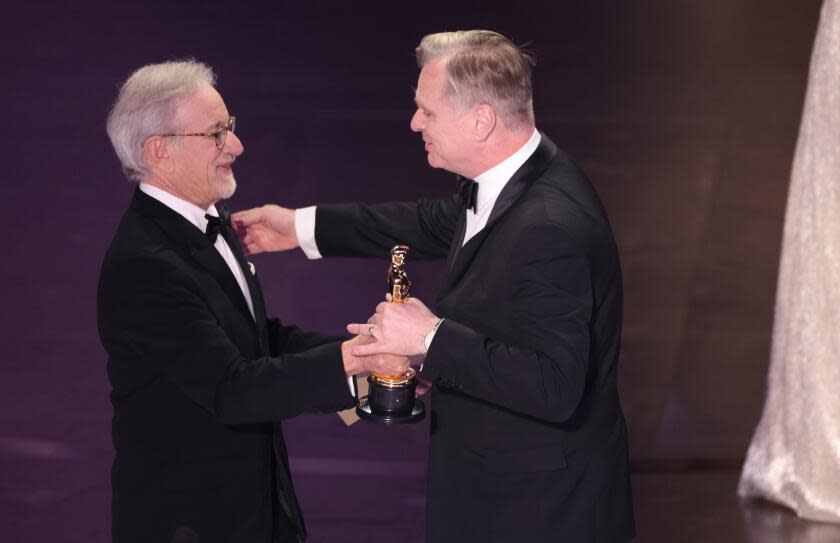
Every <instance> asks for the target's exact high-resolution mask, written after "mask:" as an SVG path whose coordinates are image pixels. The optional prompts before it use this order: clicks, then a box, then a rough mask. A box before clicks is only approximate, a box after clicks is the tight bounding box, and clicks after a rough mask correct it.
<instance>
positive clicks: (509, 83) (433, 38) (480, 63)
mask: <svg viewBox="0 0 840 543" xmlns="http://www.w3.org/2000/svg"><path fill="white" fill-rule="evenodd" d="M415 53H416V56H417V66H418V67H419V68H420V69H422V68H423V66H425V65H426V64H428V63H430V62H433V61H436V60H439V59H444V60H445V62H446V65H445V68H446V75H447V80H448V83H449V84H448V90H447V94H448V95H449V96H450V97H452V98H453V99H454V100H455V102H456V103H457V104H458V105H459V106H461V107H470V106H473V105H475V104H479V103H487V104H490V105H491V106H492V107H493V109H494V110H495V111H496V114H497V115H499V116H500V117H501V118H502V120H503V121H504V123H505V124H506V125H507V126H509V127H510V128H519V127H521V126H522V125H526V126H533V125H534V104H533V98H532V86H531V68H532V67H533V66H534V65H535V64H536V62H535V60H534V58H533V57H532V56H530V55H528V54H527V53H524V52H523V51H522V49H521V48H520V47H518V46H517V45H516V44H514V43H513V42H512V41H510V40H509V39H507V38H506V37H504V36H502V35H501V34H499V33H497V32H493V31H491V30H459V31H457V32H439V33H437V34H429V35H427V36H425V37H424V38H423V39H422V40H421V41H420V45H419V46H418V47H417V49H416V50H415Z"/></svg>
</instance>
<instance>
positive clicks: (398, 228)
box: [315, 196, 463, 260]
mask: <svg viewBox="0 0 840 543" xmlns="http://www.w3.org/2000/svg"><path fill="white" fill-rule="evenodd" d="M462 212H463V206H462V204H461V200H460V197H459V196H453V197H451V198H445V199H440V200H419V201H417V202H391V203H386V204H375V205H365V204H344V205H326V206H320V205H319V206H318V208H317V211H316V215H315V241H316V243H317V244H318V250H319V251H320V252H321V254H322V255H324V256H356V257H359V256H361V257H384V256H387V255H388V254H389V252H390V250H391V248H392V247H393V246H394V245H396V244H398V243H402V244H406V245H408V246H409V247H411V257H412V258H416V259H423V260H426V259H440V258H446V255H447V254H448V253H449V246H450V244H451V243H452V238H453V236H454V234H455V228H456V226H457V225H458V220H459V218H460V217H461V215H462Z"/></svg>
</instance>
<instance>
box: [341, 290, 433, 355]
mask: <svg viewBox="0 0 840 543" xmlns="http://www.w3.org/2000/svg"><path fill="white" fill-rule="evenodd" d="M390 300H391V296H390V295H388V296H387V297H386V301H384V302H382V303H380V304H379V305H378V306H376V313H374V315H373V316H372V317H371V318H369V319H368V322H367V324H348V325H347V330H348V331H349V332H350V333H351V334H360V335H363V336H373V337H374V338H376V339H377V341H376V342H373V343H367V344H364V345H355V346H353V347H352V349H351V353H352V354H353V355H355V356H366V355H371V354H379V353H394V354H401V355H405V356H413V355H418V354H424V353H425V352H426V345H425V344H424V343H423V340H424V338H425V337H426V334H428V333H429V332H430V331H431V330H432V328H434V327H435V324H437V322H438V321H439V320H440V319H438V317H436V316H435V315H434V314H433V313H432V312H431V311H429V308H428V307H426V306H425V305H423V302H421V301H420V300H418V299H417V298H409V299H408V300H406V301H405V303H401V304H395V303H391V302H390Z"/></svg>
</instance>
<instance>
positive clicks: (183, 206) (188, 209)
mask: <svg viewBox="0 0 840 543" xmlns="http://www.w3.org/2000/svg"><path fill="white" fill-rule="evenodd" d="M140 190H142V191H143V192H144V193H146V194H147V195H148V196H150V197H152V198H154V199H155V200H157V201H158V202H160V203H162V204H163V205H165V206H166V207H168V208H169V209H171V210H172V211H174V212H175V213H177V214H178V215H181V216H182V217H184V218H185V219H187V220H188V221H190V222H191V223H192V224H194V225H195V227H196V228H198V229H199V230H201V232H202V233H203V232H206V231H207V219H206V218H204V215H205V214H210V215H213V216H215V217H218V216H219V212H218V211H217V210H216V206H214V205H211V206H210V207H208V208H207V209H206V210H204V209H201V208H200V207H198V206H197V205H195V204H193V203H192V202H188V201H186V200H182V199H181V198H178V197H177V196H174V195H172V194H170V193H168V192H166V191H165V190H163V189H161V188H158V187H156V186H154V185H150V184H148V183H140ZM214 247H216V250H217V251H219V254H220V255H221V257H222V258H223V259H224V261H225V264H227V265H228V268H230V272H231V273H232V274H233V277H234V278H235V279H236V282H237V283H238V284H239V288H240V289H241V290H242V295H243V296H245V301H246V302H247V303H248V309H249V310H250V311H251V317H253V316H254V304H253V302H251V291H250V290H248V283H247V282H246V281H245V276H244V275H243V273H251V270H248V271H247V272H244V271H243V270H242V268H240V267H239V263H238V262H237V261H236V257H235V256H234V254H233V251H231V249H230V247H229V246H228V244H227V242H226V241H225V238H224V237H222V236H221V235H218V236H216V243H215V244H214Z"/></svg>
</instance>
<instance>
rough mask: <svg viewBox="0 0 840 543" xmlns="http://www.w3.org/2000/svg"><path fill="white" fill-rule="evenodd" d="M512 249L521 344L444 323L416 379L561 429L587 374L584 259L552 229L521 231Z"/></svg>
mask: <svg viewBox="0 0 840 543" xmlns="http://www.w3.org/2000/svg"><path fill="white" fill-rule="evenodd" d="M517 247H518V250H517V252H516V253H515V255H514V258H513V261H512V262H510V266H511V274H512V277H513V281H514V293H513V300H514V301H513V307H512V308H511V323H510V325H511V326H512V327H513V330H512V332H513V333H512V334H511V335H512V336H513V337H517V338H523V341H522V342H521V343H519V344H515V345H514V344H507V343H503V342H501V341H498V340H496V339H493V338H490V337H487V336H485V335H483V334H481V333H479V332H477V331H476V330H473V329H471V328H470V327H468V326H466V325H464V324H462V323H459V322H457V321H455V320H452V319H449V318H447V319H445V320H444V321H443V323H442V324H441V326H440V328H439V329H438V331H437V333H436V334H435V338H434V341H433V342H432V344H431V346H430V348H429V352H428V353H427V355H426V359H425V362H424V366H423V376H424V378H426V379H429V380H432V381H434V382H436V383H438V384H442V385H444V386H448V387H450V388H455V389H457V390H459V391H461V392H463V393H465V394H468V395H471V396H474V397H476V398H480V399H482V400H485V401H487V402H490V403H492V404H495V405H499V406H502V407H505V408H507V409H510V410H512V411H515V412H518V413H522V414H525V415H529V416H532V417H536V418H538V419H542V420H545V421H549V422H554V423H560V422H564V421H566V420H567V419H568V418H569V417H571V415H572V414H573V413H574V411H575V409H576V408H577V406H578V404H579V402H580V400H581V397H582V395H583V391H584V388H585V386H586V378H587V372H588V369H589V354H590V353H589V350H590V345H589V344H590V332H589V320H590V317H591V314H592V287H591V281H590V265H589V260H588V258H587V255H586V252H585V250H584V249H583V248H582V247H581V246H580V244H579V243H575V242H574V241H572V240H571V239H570V236H569V235H568V233H566V232H564V231H563V230H562V228H561V227H559V226H556V225H539V226H538V227H534V228H532V229H530V230H529V231H527V232H524V233H523V235H522V236H521V239H520V240H519V243H518V244H517Z"/></svg>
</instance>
